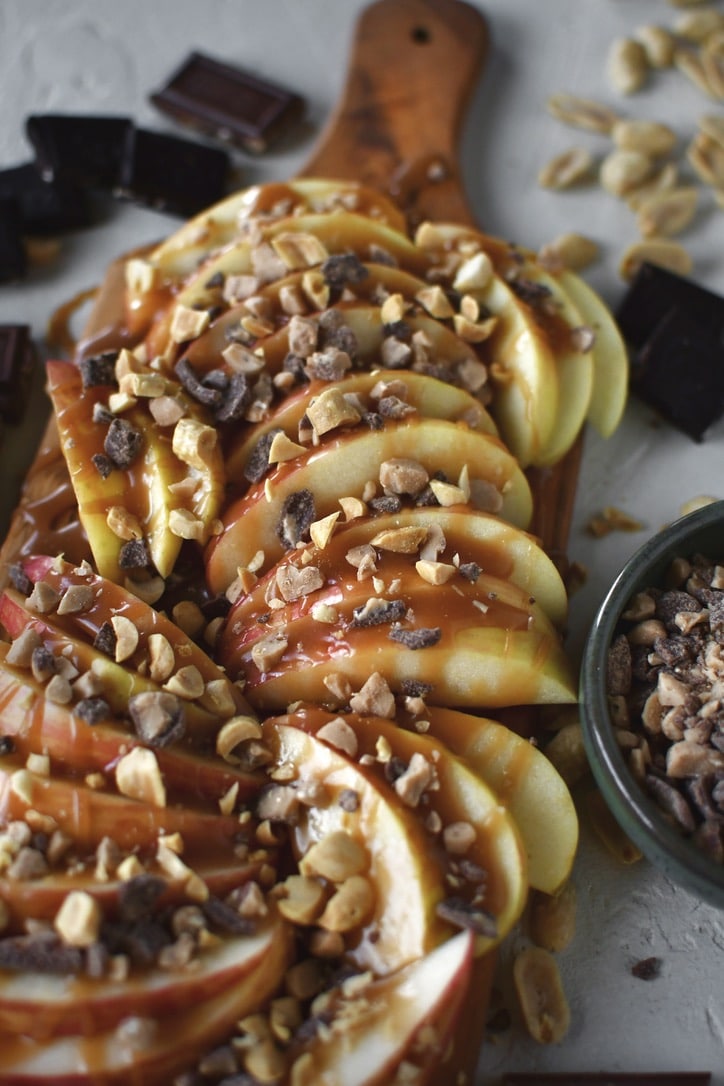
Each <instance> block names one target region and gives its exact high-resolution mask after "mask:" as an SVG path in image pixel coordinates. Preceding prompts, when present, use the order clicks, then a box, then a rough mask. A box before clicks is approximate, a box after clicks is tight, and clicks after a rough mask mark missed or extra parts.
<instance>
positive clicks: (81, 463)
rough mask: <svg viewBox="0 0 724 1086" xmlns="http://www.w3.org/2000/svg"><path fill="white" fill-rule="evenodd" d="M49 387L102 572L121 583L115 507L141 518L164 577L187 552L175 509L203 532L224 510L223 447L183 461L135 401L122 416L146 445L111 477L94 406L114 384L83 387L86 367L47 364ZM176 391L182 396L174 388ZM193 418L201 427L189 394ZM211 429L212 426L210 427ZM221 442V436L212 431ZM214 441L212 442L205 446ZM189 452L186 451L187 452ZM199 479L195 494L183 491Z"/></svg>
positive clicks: (82, 514)
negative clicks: (100, 464) (174, 522)
mask: <svg viewBox="0 0 724 1086" xmlns="http://www.w3.org/2000/svg"><path fill="white" fill-rule="evenodd" d="M47 373H48V390H49V393H50V397H51V400H52V401H53V406H54V409H55V417H56V421H57V424H58V432H59V435H60V443H61V448H62V450H63V455H64V457H65V460H66V463H67V464H68V470H69V472H70V477H71V482H72V484H73V489H74V491H75V495H76V498H77V501H78V511H79V516H80V520H81V523H82V525H83V527H84V528H85V531H86V534H87V536H88V541H89V544H90V547H91V551H92V553H93V558H94V561H95V563H96V566H97V567H98V569H99V571H100V572H101V574H102V575H103V576H106V577H109V578H110V579H111V580H115V581H119V582H121V583H122V582H123V579H124V576H125V574H124V571H123V570H122V568H121V566H120V564H119V561H120V552H121V547H122V545H123V540H122V539H121V538H120V537H119V535H118V534H116V533H115V532H114V531H113V530H112V528H111V527H110V526H109V522H108V517H109V513H110V512H111V510H112V509H114V508H116V509H123V510H125V511H126V513H128V514H131V515H132V516H133V517H135V518H136V520H137V521H138V523H139V524H140V526H141V530H142V532H143V536H144V538H145V540H146V542H147V545H148V550H149V554H150V557H151V560H152V562H153V564H154V566H155V567H156V569H157V570H158V572H159V573H160V575H161V576H162V577H167V576H168V575H169V574H170V572H171V570H172V569H173V566H174V564H175V562H176V559H177V557H178V554H179V552H180V550H181V544H182V538H181V536H180V535H179V534H178V533H176V532H174V531H172V529H171V519H172V513H173V512H174V511H176V510H180V509H185V510H186V511H188V512H189V513H191V514H192V515H193V516H194V518H196V520H198V521H199V523H200V524H201V525H203V526H204V533H205V535H204V536H203V537H202V541H205V538H206V537H207V536H208V531H209V530H210V526H211V525H212V523H213V521H214V519H215V518H216V516H217V515H218V512H219V509H220V506H221V500H222V496H223V489H224V478H225V477H224V469H223V459H222V456H221V450H220V449H219V448H218V447H216V446H215V444H214V443H208V442H207V444H206V445H205V446H204V448H203V455H202V454H201V453H199V454H198V455H196V456H194V457H193V463H192V462H190V460H188V459H187V460H182V459H180V457H179V456H178V455H177V454H176V452H175V451H174V449H173V447H172V436H171V433H170V432H169V433H165V432H163V431H162V430H161V429H160V428H159V427H158V426H157V425H156V424H155V422H154V420H153V418H152V416H151V415H150V414H149V412H148V410H147V408H145V407H142V406H140V403H139V404H138V405H136V406H135V407H131V408H130V409H129V410H128V411H127V412H125V413H124V415H123V421H124V422H127V423H128V424H130V425H131V426H132V427H133V428H134V429H135V431H136V432H137V433H139V434H141V435H142V439H141V449H140V451H139V454H138V455H137V456H136V458H135V459H134V461H133V462H132V463H131V464H130V465H129V466H128V467H127V468H120V467H114V466H113V465H112V464H111V470H110V471H109V473H108V474H107V475H105V477H104V476H103V475H102V474H101V473H100V471H99V469H98V468H97V467H96V463H95V462H94V459H93V458H94V457H96V458H98V457H103V458H104V459H105V460H108V457H107V456H106V453H105V447H104V446H105V440H106V435H107V432H108V430H107V427H106V426H105V425H102V424H99V423H97V422H95V421H94V415H93V412H94V407H95V405H97V404H103V403H104V402H106V401H107V399H108V394H109V391H112V390H111V389H110V388H109V386H104V385H98V386H91V387H89V388H84V387H83V382H82V377H81V373H80V370H79V368H78V367H77V366H75V365H74V364H73V363H70V362H55V361H53V362H49V363H48V366H47ZM174 395H175V396H176V397H177V398H178V397H181V398H182V399H183V398H184V397H183V394H182V393H181V392H180V391H179V390H178V386H176V388H175V390H174ZM185 409H186V412H187V416H188V418H187V419H185V420H182V421H183V425H186V424H187V423H188V425H189V426H193V425H194V424H197V425H198V426H203V425H204V424H203V423H202V421H201V419H200V418H195V416H199V415H200V410H199V408H198V405H194V404H193V402H192V401H191V400H190V399H189V398H186V403H185ZM205 432H207V433H209V434H211V433H213V431H211V429H210V428H208V427H207V428H206V431H205ZM214 442H215V437H214ZM207 445H208V447H207ZM184 455H186V454H184ZM189 479H191V480H193V483H194V489H193V493H192V494H191V496H190V498H185V497H184V493H185V491H183V490H179V487H183V486H184V485H185V483H186V481H187V480H189Z"/></svg>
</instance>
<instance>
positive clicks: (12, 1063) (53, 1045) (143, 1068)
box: [2, 927, 290, 1086]
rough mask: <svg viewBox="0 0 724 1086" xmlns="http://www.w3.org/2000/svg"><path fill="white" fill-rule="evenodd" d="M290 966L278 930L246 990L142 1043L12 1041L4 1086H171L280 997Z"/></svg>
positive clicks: (7, 1039)
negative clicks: (239, 1025)
mask: <svg viewBox="0 0 724 1086" xmlns="http://www.w3.org/2000/svg"><path fill="white" fill-rule="evenodd" d="M289 960H290V940H289V939H288V938H287V937H286V933H285V929H284V928H283V927H279V928H276V929H275V928H273V927H272V928H271V929H270V931H269V939H268V943H267V946H266V951H265V953H263V954H262V956H261V960H260V961H259V962H258V963H257V964H256V966H255V967H254V968H253V969H252V970H251V971H250V972H248V973H247V974H246V975H245V976H244V977H243V978H242V979H241V981H240V982H239V983H238V984H235V985H231V986H229V987H228V988H226V989H225V990H224V991H222V992H221V993H220V994H219V995H216V996H214V997H213V998H212V999H210V1000H207V1001H206V1002H205V1003H202V1004H199V1005H198V1006H196V1007H192V1008H191V1009H190V1010H187V1011H184V1012H183V1013H181V1014H178V1015H172V1014H171V1015H163V1017H161V1018H159V1020H158V1021H157V1023H156V1024H155V1027H154V1028H153V1029H152V1030H151V1032H150V1036H149V1037H148V1038H147V1039H146V1040H145V1041H143V1042H141V1043H140V1044H139V1043H138V1042H135V1043H134V1038H133V1036H131V1037H129V1036H128V1031H124V1030H123V1029H120V1030H108V1031H105V1032H103V1033H99V1034H97V1035H96V1036H94V1037H93V1039H92V1040H89V1039H88V1038H86V1037H79V1036H75V1037H62V1038H58V1039H56V1040H52V1041H47V1042H45V1043H40V1042H37V1041H32V1040H29V1039H28V1038H25V1037H17V1036H10V1035H7V1034H6V1035H5V1036H3V1038H2V1053H3V1065H4V1066H3V1086H46V1084H47V1086H128V1084H129V1083H132V1082H134V1083H135V1082H138V1083H143V1086H168V1084H169V1083H170V1082H173V1081H174V1079H175V1077H176V1076H177V1075H178V1074H180V1073H181V1072H184V1071H187V1070H188V1069H189V1068H194V1067H195V1066H196V1064H197V1063H198V1061H199V1059H200V1058H201V1056H202V1055H203V1054H204V1053H207V1052H209V1051H211V1050H212V1049H213V1048H214V1047H215V1046H216V1045H218V1044H220V1043H221V1042H222V1041H224V1040H225V1039H226V1038H227V1036H228V1035H229V1034H230V1033H231V1032H232V1031H233V1030H234V1027H235V1025H236V1023H237V1022H238V1021H239V1020H240V1019H242V1018H244V1017H245V1016H246V1015H248V1014H251V1013H252V1012H254V1011H256V1010H257V1009H258V1007H259V1006H260V1005H263V1004H264V1003H265V1002H266V1000H268V999H270V998H271V997H272V996H273V995H274V993H275V992H276V990H277V989H278V988H279V986H280V985H281V983H282V980H283V977H284V973H285V970H286V968H287V965H288V963H289Z"/></svg>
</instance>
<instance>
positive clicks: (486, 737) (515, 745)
mask: <svg viewBox="0 0 724 1086" xmlns="http://www.w3.org/2000/svg"><path fill="white" fill-rule="evenodd" d="M425 718H426V719H428V720H429V721H430V734H431V735H434V736H435V737H436V738H437V739H439V740H440V741H441V742H442V743H444V744H445V746H446V747H448V748H449V749H450V750H451V751H452V752H453V753H454V754H456V755H457V756H458V757H459V758H462V759H463V760H464V761H465V762H466V763H467V764H468V765H469V766H470V767H471V768H472V769H473V770H474V771H475V772H476V773H477V774H478V775H479V776H480V777H481V778H482V779H483V780H484V781H485V782H486V783H487V784H488V785H489V786H490V787H491V788H492V789H493V791H494V792H495V793H496V795H497V797H498V799H499V801H500V802H501V803H502V804H503V805H504V806H505V807H506V808H507V809H508V810H509V811H510V813H511V815H512V816H513V818H514V819H515V823H516V825H517V827H518V830H519V831H520V834H521V839H522V841H523V845H524V847H525V850H526V855H527V859H528V880H529V882H530V885H531V886H532V887H533V888H534V889H536V890H542V891H543V892H544V893H547V894H555V893H556V891H557V890H559V889H560V887H561V886H562V885H563V884H564V882H565V881H566V879H567V878H568V876H569V874H570V872H571V868H572V866H573V861H574V859H575V855H576V849H577V847H578V817H577V815H576V808H575V805H574V803H573V799H572V798H571V794H570V792H569V791H568V788H567V786H566V784H565V782H564V780H563V778H562V777H561V776H560V774H559V773H558V771H557V770H556V769H555V768H554V766H553V764H552V763H551V762H550V761H549V760H548V758H546V756H545V754H544V753H543V752H542V751H540V750H538V749H537V748H536V747H535V746H534V745H533V744H532V743H531V742H530V741H529V740H528V739H524V738H523V737H522V736H519V735H517V734H516V733H515V732H513V731H511V729H510V728H507V727H506V726H505V725H504V724H500V723H498V721H495V720H489V719H486V718H484V717H479V716H472V715H471V714H468V713H462V712H458V711H456V710H454V709H446V708H442V707H439V706H429V707H427V708H426V710H425ZM409 726H410V727H411V728H413V729H414V722H413V721H410V724H409Z"/></svg>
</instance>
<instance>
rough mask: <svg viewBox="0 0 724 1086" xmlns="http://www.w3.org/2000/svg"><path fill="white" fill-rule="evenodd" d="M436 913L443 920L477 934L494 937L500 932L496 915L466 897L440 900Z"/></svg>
mask: <svg viewBox="0 0 724 1086" xmlns="http://www.w3.org/2000/svg"><path fill="white" fill-rule="evenodd" d="M435 911H436V913H437V915H438V916H439V917H440V919H441V920H447V922H448V923H449V924H452V925H453V926H454V927H456V928H461V929H464V930H469V931H474V932H475V934H476V935H485V936H488V937H489V938H491V939H494V938H495V936H496V935H497V934H498V927H497V924H496V922H495V917H494V916H492V915H491V913H489V912H488V911H487V910H486V909H483V908H481V906H479V905H472V904H471V903H470V902H469V901H466V900H465V899H464V898H457V897H449V898H446V899H445V900H444V901H441V902H439V904H438V906H437V908H436V910H435Z"/></svg>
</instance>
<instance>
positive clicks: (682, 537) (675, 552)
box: [580, 501, 724, 909]
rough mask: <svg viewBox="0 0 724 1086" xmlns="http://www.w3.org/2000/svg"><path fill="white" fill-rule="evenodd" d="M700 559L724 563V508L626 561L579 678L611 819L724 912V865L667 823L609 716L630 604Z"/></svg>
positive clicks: (686, 523)
mask: <svg viewBox="0 0 724 1086" xmlns="http://www.w3.org/2000/svg"><path fill="white" fill-rule="evenodd" d="M697 552H698V553H701V554H704V555H706V556H707V557H709V558H711V559H712V560H713V561H715V562H719V563H722V564H724V501H717V502H713V503H711V504H709V505H705V506H703V507H702V508H700V509H698V510H696V512H694V513H690V514H688V515H687V516H684V517H681V518H680V519H679V520H676V521H674V522H673V523H672V524H670V525H668V526H667V527H666V528H664V529H662V530H661V531H660V532H658V533H657V534H656V535H655V536H654V537H653V538H652V539H650V540H649V541H648V542H647V543H645V544H644V546H643V547H641V548H640V550H638V551H637V552H636V553H635V554H634V555H633V557H632V558H630V559H629V561H628V562H627V564H626V565H625V567H624V568H623V570H622V571H621V573H620V574H619V576H618V577H617V579H616V581H615V582H614V584H613V586H612V588H611V589H610V591H609V593H608V595H607V596H606V598H605V600H604V601H603V603H602V604H601V606H600V608H599V611H598V614H597V616H596V618H595V620H594V623H593V626H592V628H591V631H590V633H589V636H588V638H587V641H586V646H585V650H584V655H583V660H582V665H581V678H580V702H581V722H582V726H583V737H584V743H585V747H586V752H587V755H588V760H589V762H590V765H591V769H592V772H593V775H594V778H595V780H596V783H597V784H598V787H599V788H600V790H601V793H602V794H603V797H604V799H605V801H606V803H607V805H608V807H609V808H610V810H611V812H612V814H613V815H614V817H615V818H616V820H617V821H618V823H619V825H620V826H621V828H622V829H623V830H624V831H625V833H626V834H627V835H628V836H629V838H630V839H631V841H632V842H633V843H634V844H635V845H636V846H637V847H638V848H639V849H640V851H641V852H642V853H643V855H644V856H646V858H647V859H648V860H650V861H651V863H652V864H654V866H655V867H657V868H658V869H659V870H660V871H662V872H663V873H664V874H665V875H666V876H668V877H669V878H670V879H672V880H673V881H674V882H676V883H677V884H678V885H680V886H682V887H683V888H684V889H686V890H688V891H689V892H691V893H692V894H695V895H696V896H697V897H699V898H702V899H703V900H705V901H707V902H709V903H710V904H713V905H716V906H718V907H719V908H721V909H724V864H719V863H717V862H716V861H715V860H712V859H711V858H710V857H708V856H707V855H706V854H705V853H704V852H703V851H702V850H701V849H700V848H699V847H698V846H697V845H696V844H695V843H694V842H693V841H692V840H691V839H690V838H689V837H687V836H685V835H684V834H683V833H682V831H681V830H680V829H678V828H677V827H676V826H675V825H673V824H672V823H671V822H669V821H668V820H667V818H666V817H665V816H664V814H663V813H662V811H661V809H660V808H659V806H658V805H657V804H656V802H655V801H654V800H653V799H652V798H651V797H650V796H649V795H648V794H647V793H646V791H645V790H644V788H643V787H642V785H641V784H640V783H639V782H638V781H637V780H636V778H635V777H634V775H633V773H632V771H631V770H630V769H629V767H628V765H627V763H626V759H625V755H624V752H623V751H622V750H621V748H620V746H619V744H618V742H617V741H616V737H615V730H614V726H613V723H612V721H611V718H610V715H609V709H608V698H607V691H606V661H607V654H608V649H609V646H610V644H611V642H612V640H613V638H614V636H615V635H616V633H617V632H618V624H619V620H620V616H621V614H622V612H623V611H625V610H626V607H627V604H628V602H629V600H630V599H631V597H632V596H633V595H634V594H635V593H636V592H639V591H642V590H643V589H646V588H651V587H653V586H658V585H661V584H662V582H663V579H664V577H665V574H666V571H667V569H668V567H669V565H670V563H671V561H672V560H673V559H674V558H676V557H679V556H684V557H690V556H691V555H693V554H695V553H697Z"/></svg>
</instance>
